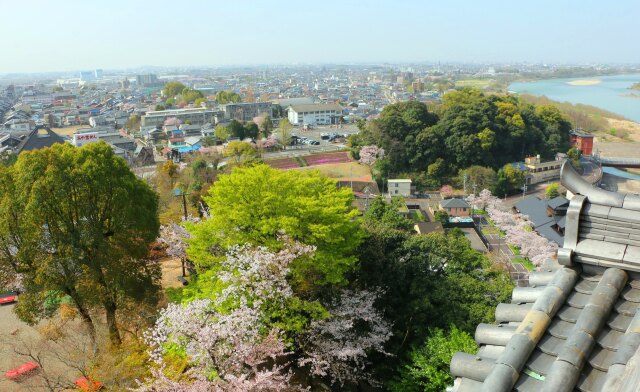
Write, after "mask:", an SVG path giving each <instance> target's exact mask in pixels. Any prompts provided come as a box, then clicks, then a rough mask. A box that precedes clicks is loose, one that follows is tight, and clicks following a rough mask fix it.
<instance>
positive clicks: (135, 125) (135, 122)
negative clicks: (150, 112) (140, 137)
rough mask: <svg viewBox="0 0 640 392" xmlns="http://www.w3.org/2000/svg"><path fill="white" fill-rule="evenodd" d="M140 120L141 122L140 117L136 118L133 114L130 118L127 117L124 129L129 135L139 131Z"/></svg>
mask: <svg viewBox="0 0 640 392" xmlns="http://www.w3.org/2000/svg"><path fill="white" fill-rule="evenodd" d="M140 120H141V119H140V116H138V115H137V114H134V115H132V116H131V117H129V119H128V120H127V122H126V123H125V124H124V127H125V128H126V129H127V130H128V131H129V132H130V133H135V131H139V130H140Z"/></svg>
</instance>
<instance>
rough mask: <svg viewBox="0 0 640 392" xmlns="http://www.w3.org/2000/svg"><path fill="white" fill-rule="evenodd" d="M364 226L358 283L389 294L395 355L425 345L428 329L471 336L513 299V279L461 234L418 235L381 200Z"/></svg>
mask: <svg viewBox="0 0 640 392" xmlns="http://www.w3.org/2000/svg"><path fill="white" fill-rule="evenodd" d="M362 224H363V228H364V230H365V233H366V238H365V241H364V242H363V244H362V245H361V246H360V251H359V259H360V270H359V271H358V275H357V279H355V280H356V281H357V282H358V284H361V285H363V286H364V287H383V288H384V289H385V293H384V295H383V297H382V298H381V300H380V301H379V304H380V306H382V308H383V310H384V311H385V314H386V315H387V316H388V317H389V318H390V320H391V321H393V328H394V338H393V339H392V346H391V347H390V348H391V349H392V352H393V353H398V354H399V355H402V353H403V352H404V351H405V350H406V349H407V347H410V346H411V345H412V344H415V343H418V342H422V340H423V339H424V338H425V337H426V331H427V328H429V327H437V328H448V327H449V325H450V324H452V323H453V324H455V325H457V326H458V327H459V328H461V329H463V330H465V331H467V332H472V331H473V330H474V329H475V327H476V326H477V324H478V323H480V322H491V321H492V320H493V312H494V311H495V306H496V305H497V304H498V303H499V302H500V301H504V300H506V299H507V298H508V297H509V295H510V294H511V288H512V287H513V286H512V285H511V283H510V281H509V276H508V274H507V273H505V272H503V271H501V270H498V269H495V268H493V267H492V265H491V262H490V261H489V259H488V258H487V257H485V256H484V255H483V254H481V253H480V252H477V251H475V250H473V249H472V248H471V246H470V245H469V241H468V240H467V239H466V238H465V237H464V235H463V234H462V233H461V232H459V231H457V230H453V231H451V232H450V233H448V234H446V235H444V234H441V233H431V234H428V235H415V234H414V233H412V232H411V231H410V229H409V227H410V225H409V226H407V223H406V220H405V219H404V218H402V217H401V216H400V214H399V213H398V212H397V208H396V207H394V206H393V205H391V204H388V203H385V202H384V201H382V200H378V199H377V200H376V201H374V202H373V203H372V205H371V207H370V209H369V210H368V212H367V213H366V214H365V217H364V219H363V221H362Z"/></svg>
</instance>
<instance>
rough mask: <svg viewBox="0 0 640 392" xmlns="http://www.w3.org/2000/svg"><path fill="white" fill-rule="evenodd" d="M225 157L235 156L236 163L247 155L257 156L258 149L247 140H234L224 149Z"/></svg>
mask: <svg viewBox="0 0 640 392" xmlns="http://www.w3.org/2000/svg"><path fill="white" fill-rule="evenodd" d="M224 156H225V157H235V159H236V163H237V162H240V160H241V159H244V158H247V157H255V156H256V149H255V148H254V147H253V146H252V145H251V144H249V143H247V142H241V141H238V140H236V141H232V142H229V144H227V146H226V147H225V149H224Z"/></svg>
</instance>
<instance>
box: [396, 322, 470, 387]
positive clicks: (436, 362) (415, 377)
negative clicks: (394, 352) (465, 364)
mask: <svg viewBox="0 0 640 392" xmlns="http://www.w3.org/2000/svg"><path fill="white" fill-rule="evenodd" d="M459 351H462V352H466V353H469V354H475V353H476V352H477V351H478V346H477V345H476V342H475V341H474V340H473V337H472V336H471V335H470V334H468V333H467V332H464V331H461V330H460V329H458V328H456V326H455V325H452V326H451V327H450V330H449V331H448V332H445V331H444V330H442V329H439V328H436V329H434V330H432V331H431V332H430V334H429V337H428V338H427V339H426V341H425V342H424V344H423V345H422V346H420V347H418V348H415V349H414V350H412V351H411V353H410V354H409V358H410V360H409V361H408V362H409V363H408V364H406V365H405V366H403V367H402V368H401V370H400V376H399V377H398V379H397V380H394V381H393V382H391V383H390V388H389V389H390V390H391V391H393V392H414V391H415V392H441V391H444V390H446V388H447V387H448V386H451V385H452V384H453V378H452V377H451V373H450V372H449V364H450V363H451V359H452V358H453V355H454V354H455V353H456V352H459Z"/></svg>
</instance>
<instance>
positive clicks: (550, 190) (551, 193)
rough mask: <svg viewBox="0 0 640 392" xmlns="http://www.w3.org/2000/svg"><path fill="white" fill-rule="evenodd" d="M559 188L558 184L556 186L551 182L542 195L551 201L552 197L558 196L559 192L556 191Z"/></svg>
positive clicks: (555, 183)
mask: <svg viewBox="0 0 640 392" xmlns="http://www.w3.org/2000/svg"><path fill="white" fill-rule="evenodd" d="M559 187H560V184H558V183H557V182H552V183H551V184H549V185H548V186H547V189H545V190H544V195H545V196H546V197H547V199H553V198H554V197H558V196H560V192H559V191H558V188H559Z"/></svg>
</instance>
